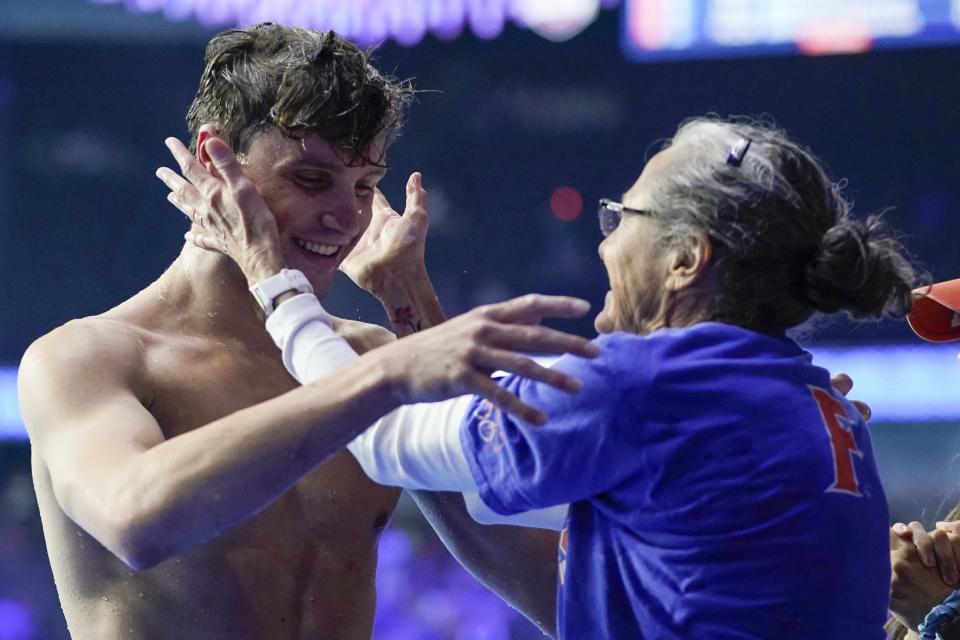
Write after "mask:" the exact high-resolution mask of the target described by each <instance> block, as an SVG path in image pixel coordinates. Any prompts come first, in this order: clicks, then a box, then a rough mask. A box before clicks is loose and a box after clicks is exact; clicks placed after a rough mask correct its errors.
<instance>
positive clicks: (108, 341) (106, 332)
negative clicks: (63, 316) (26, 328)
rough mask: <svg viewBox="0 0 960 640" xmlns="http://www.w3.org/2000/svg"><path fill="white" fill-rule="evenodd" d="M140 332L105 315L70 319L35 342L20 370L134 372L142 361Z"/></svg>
mask: <svg viewBox="0 0 960 640" xmlns="http://www.w3.org/2000/svg"><path fill="white" fill-rule="evenodd" d="M143 333H144V332H143V330H142V329H140V328H139V327H136V326H134V325H132V324H130V323H128V322H124V321H121V320H116V319H114V318H108V317H105V316H91V317H88V318H81V319H79V320H71V321H70V322H68V323H66V324H64V325H62V326H60V327H57V328H56V329H54V330H53V331H51V332H50V333H48V334H46V335H45V336H42V337H40V338H38V339H37V340H36V341H34V343H33V344H31V345H30V347H29V348H28V349H27V351H26V353H24V356H23V362H22V363H21V367H22V366H24V365H27V366H31V367H36V366H39V367H42V368H54V369H56V368H61V367H67V368H69V369H74V368H76V369H81V370H82V369H84V368H87V367H90V368H96V369H98V370H102V369H103V368H110V369H117V370H121V369H126V368H130V369H133V368H136V367H137V366H138V364H139V362H140V361H141V360H142V359H143V344H144V339H143Z"/></svg>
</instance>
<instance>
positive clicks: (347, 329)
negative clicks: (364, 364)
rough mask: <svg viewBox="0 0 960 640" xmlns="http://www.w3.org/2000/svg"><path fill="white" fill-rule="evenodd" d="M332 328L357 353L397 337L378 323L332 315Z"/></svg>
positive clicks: (380, 345)
mask: <svg viewBox="0 0 960 640" xmlns="http://www.w3.org/2000/svg"><path fill="white" fill-rule="evenodd" d="M333 329H334V331H336V332H337V334H338V335H339V336H340V337H341V338H343V339H344V340H346V341H347V342H349V343H350V346H351V347H353V350H354V351H356V352H357V353H366V352H367V351H370V350H372V349H376V348H377V347H382V346H383V345H385V344H389V343H391V342H393V341H395V340H396V339H397V336H395V335H393V333H391V332H390V331H388V330H387V329H384V328H383V327H381V326H380V325H378V324H368V323H366V322H360V321H359V320H346V319H344V318H337V317H336V316H334V317H333Z"/></svg>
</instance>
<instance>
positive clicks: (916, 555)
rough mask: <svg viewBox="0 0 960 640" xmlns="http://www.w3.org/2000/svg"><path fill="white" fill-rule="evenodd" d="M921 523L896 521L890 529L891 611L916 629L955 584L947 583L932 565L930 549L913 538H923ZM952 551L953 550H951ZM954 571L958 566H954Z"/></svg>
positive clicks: (911, 627) (924, 532)
mask: <svg viewBox="0 0 960 640" xmlns="http://www.w3.org/2000/svg"><path fill="white" fill-rule="evenodd" d="M922 530H923V525H920V523H910V526H909V527H907V526H906V525H904V524H902V523H899V522H898V523H897V524H895V525H894V526H893V528H891V530H890V564H891V566H892V569H893V575H892V580H891V583H890V611H891V612H892V613H893V615H894V616H895V617H896V618H897V619H898V620H900V621H901V622H903V623H904V624H905V625H907V626H908V627H909V628H910V629H912V630H914V631H916V630H917V626H918V625H919V624H920V623H921V622H923V619H924V618H925V617H926V615H927V614H928V613H929V612H930V610H931V609H933V608H934V607H935V606H937V605H938V604H940V603H941V602H943V600H944V598H946V597H947V595H949V594H950V592H951V591H953V586H950V585H948V584H944V581H943V579H942V576H941V574H940V572H938V571H937V569H936V567H935V566H933V565H931V564H930V560H931V558H932V556H933V551H932V550H931V549H929V548H928V549H926V551H923V552H921V550H920V546H919V545H915V544H914V542H913V541H912V540H911V539H910V537H911V535H913V534H914V533H915V532H916V534H917V535H916V536H914V539H916V538H922V537H923V535H925V534H926V531H923V535H921V534H920V533H919V532H920V531H922ZM951 554H952V552H951ZM954 571H955V569H954Z"/></svg>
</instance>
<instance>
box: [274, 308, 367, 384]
mask: <svg viewBox="0 0 960 640" xmlns="http://www.w3.org/2000/svg"><path fill="white" fill-rule="evenodd" d="M332 324H333V322H332V320H331V319H330V314H328V313H327V312H326V310H325V309H324V308H323V305H321V304H320V301H319V300H318V299H317V296H315V295H313V294H312V293H301V294H299V295H296V296H294V297H292V298H290V299H289V300H284V301H283V302H281V303H280V305H279V306H277V308H276V310H274V312H273V313H271V314H270V316H269V317H268V318H267V331H268V332H269V333H270V337H272V338H273V341H274V342H275V343H276V345H277V346H278V347H280V350H281V351H282V352H283V366H285V367H286V368H287V371H289V372H290V375H292V376H293V377H294V378H296V379H297V380H298V381H300V382H301V383H302V384H306V383H308V382H313V381H314V380H317V379H319V378H322V377H324V376H327V375H329V374H331V373H333V372H334V371H336V370H337V369H339V368H340V367H342V366H343V365H345V364H347V363H348V362H351V361H353V360H356V359H357V358H358V357H359V356H357V353H356V351H354V350H353V348H352V347H351V346H350V344H349V343H348V342H347V341H346V340H344V339H343V338H341V337H340V336H338V335H337V334H336V333H334V331H333V329H332Z"/></svg>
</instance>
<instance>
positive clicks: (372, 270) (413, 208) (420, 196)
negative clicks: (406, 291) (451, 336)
mask: <svg viewBox="0 0 960 640" xmlns="http://www.w3.org/2000/svg"><path fill="white" fill-rule="evenodd" d="M429 226H430V219H429V217H428V215H427V192H426V190H425V189H424V188H423V178H422V176H421V175H420V173H413V174H411V175H410V178H409V179H408V180H407V201H406V207H405V208H404V210H403V215H402V216H401V215H400V214H399V213H397V212H396V211H395V210H394V209H393V208H392V207H391V206H390V203H389V202H388V201H387V198H386V197H385V196H384V195H383V193H381V191H380V190H379V189H377V190H376V193H375V194H374V197H373V215H372V217H371V219H370V226H369V227H367V230H366V231H365V232H364V234H363V235H362V236H361V237H360V241H359V242H358V243H357V246H355V247H354V248H353V250H352V251H351V252H350V254H349V255H348V256H347V257H346V258H345V259H344V261H343V262H342V263H341V265H340V270H341V271H343V272H344V273H345V274H347V276H349V277H350V279H351V280H353V281H354V283H356V285H357V286H358V287H360V288H361V289H363V290H365V291H368V292H370V293H371V294H373V295H374V296H375V297H376V298H378V299H380V300H382V299H383V298H384V297H385V296H387V295H389V291H388V290H389V288H390V287H391V286H393V285H395V284H396V283H406V282H409V281H410V280H414V279H418V278H426V277H427V269H426V267H425V266H424V250H425V247H426V241H427V228H428V227H429Z"/></svg>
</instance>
